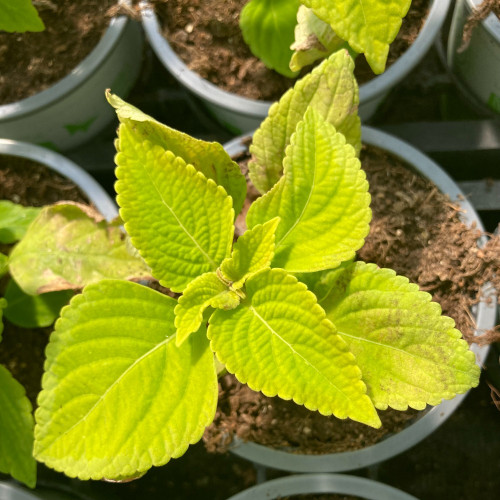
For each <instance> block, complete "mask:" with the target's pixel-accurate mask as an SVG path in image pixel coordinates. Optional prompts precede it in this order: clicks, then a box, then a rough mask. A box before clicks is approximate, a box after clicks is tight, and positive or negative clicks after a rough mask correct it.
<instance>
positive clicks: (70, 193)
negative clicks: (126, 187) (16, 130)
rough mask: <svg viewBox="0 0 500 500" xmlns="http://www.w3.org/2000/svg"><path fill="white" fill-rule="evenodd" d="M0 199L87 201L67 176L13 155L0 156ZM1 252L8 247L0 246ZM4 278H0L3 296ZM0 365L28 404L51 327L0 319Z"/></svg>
mask: <svg viewBox="0 0 500 500" xmlns="http://www.w3.org/2000/svg"><path fill="white" fill-rule="evenodd" d="M0 200H10V201H12V202H14V203H20V204H21V205H24V206H35V207H41V206H43V205H48V204H51V203H55V202H57V201H63V200H67V201H76V202H80V203H87V204H88V199H87V198H86V196H85V195H84V194H83V193H81V192H80V191H79V189H78V188H77V187H76V186H75V185H74V184H73V182H71V181H69V180H68V179H66V178H64V177H62V176H60V175H58V174H57V173H55V172H53V171H51V170H49V169H47V168H46V167H44V166H42V165H39V164H37V163H34V162H31V161H29V160H25V159H22V158H17V157H10V156H0ZM1 250H2V252H3V253H7V252H8V250H9V248H8V247H3V248H2V249H1ZM7 282H8V277H7V276H6V277H4V278H3V279H2V280H0V296H2V295H3V291H4V289H5V286H6V285H7ZM3 323H4V330H3V332H2V341H1V342H0V364H3V365H5V366H6V367H7V368H8V369H9V371H10V372H11V373H12V375H13V376H14V378H15V379H16V380H17V381H18V382H20V383H21V384H22V385H23V387H24V388H25V389H26V393H27V396H28V398H29V400H30V401H31V403H32V405H35V403H36V396H37V394H38V393H39V392H40V382H41V377H42V373H43V362H44V359H45V355H44V351H45V346H46V344H47V342H48V340H49V335H50V332H51V331H52V327H48V328H36V329H30V328H20V327H17V326H15V325H13V324H12V323H10V322H9V321H8V320H7V319H6V318H3Z"/></svg>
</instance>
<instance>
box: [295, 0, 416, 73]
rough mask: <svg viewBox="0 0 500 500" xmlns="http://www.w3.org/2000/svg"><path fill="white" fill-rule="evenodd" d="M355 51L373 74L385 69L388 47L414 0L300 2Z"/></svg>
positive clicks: (313, 0)
mask: <svg viewBox="0 0 500 500" xmlns="http://www.w3.org/2000/svg"><path fill="white" fill-rule="evenodd" d="M301 2H302V3H303V4H304V5H305V6H307V7H310V8H311V9H312V10H313V11H314V13H315V14H316V15H317V16H318V17H319V18H320V19H322V20H323V21H325V22H327V23H329V24H330V25H331V27H332V28H333V30H334V31H335V33H337V35H338V36H339V37H341V38H342V39H344V40H346V41H347V42H348V43H349V45H350V46H351V47H352V48H353V49H354V50H355V51H356V52H360V53H361V52H362V53H364V54H365V57H366V60H367V62H368V64H369V65H370V67H371V68H372V70H373V72H374V73H376V74H379V73H382V72H383V71H384V69H385V64H386V60H387V54H388V52H389V44H390V43H391V42H392V41H393V40H394V39H395V38H396V35H397V34H398V32H399V28H400V27H401V20H402V18H403V17H404V16H405V15H406V13H407V12H408V9H409V8H410V4H411V0H389V1H388V0H341V1H339V0H301Z"/></svg>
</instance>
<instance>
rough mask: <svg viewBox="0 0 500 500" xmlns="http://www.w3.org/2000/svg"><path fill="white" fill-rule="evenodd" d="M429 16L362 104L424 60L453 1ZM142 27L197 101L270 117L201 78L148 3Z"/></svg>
mask: <svg viewBox="0 0 500 500" xmlns="http://www.w3.org/2000/svg"><path fill="white" fill-rule="evenodd" d="M430 1H431V8H430V10H429V15H428V17H427V19H426V21H425V23H424V25H423V27H422V29H421V30H420V33H419V34H418V36H417V38H416V39H415V41H414V43H413V44H412V46H411V47H410V48H409V49H408V50H407V51H406V52H405V53H404V54H403V55H402V56H401V57H400V58H399V59H398V60H397V61H396V62H395V63H394V64H392V65H391V66H390V67H389V68H388V69H387V70H386V71H385V72H384V73H382V74H381V75H378V76H376V77H375V78H373V79H372V80H370V81H369V82H367V83H364V84H362V85H361V86H360V87H359V100H360V104H363V103H364V102H369V101H372V100H374V99H376V98H377V97H378V96H381V95H383V94H384V93H385V92H387V91H388V90H389V89H390V88H391V87H393V86H394V85H396V84H397V83H398V82H399V81H401V80H402V79H403V78H404V77H405V76H406V75H407V74H408V73H409V72H410V71H411V70H412V68H413V67H415V66H416V65H417V64H418V62H419V61H420V60H421V59H422V58H423V57H424V56H425V54H426V53H427V51H428V50H429V49H430V47H431V45H432V44H433V43H434V40H435V38H436V37H437V35H438V33H439V31H440V29H441V27H442V25H443V23H444V21H445V19H446V14H447V12H448V9H449V6H450V3H451V0H430ZM140 11H141V16H142V25H143V27H144V31H145V33H146V36H147V38H148V40H149V43H150V44H151V46H152V47H153V50H154V52H155V53H156V55H157V56H158V58H159V59H160V60H161V62H162V63H163V65H164V66H165V67H166V68H167V69H168V70H169V71H170V72H171V73H172V75H173V76H174V77H175V78H176V79H177V80H178V81H179V82H180V83H181V84H182V85H184V86H186V87H187V88H188V89H189V90H190V91H191V92H193V93H194V94H196V95H197V96H198V97H200V98H202V99H204V100H206V101H208V102H211V103H212V104H215V105H219V106H223V107H225V108H227V109H230V110H232V111H237V112H238V111H239V112H243V113H245V114H247V115H250V116H254V117H262V116H265V115H266V114H267V111H268V109H269V107H270V106H271V104H272V101H260V100H257V99H250V98H247V97H242V96H239V95H237V94H234V93H231V92H227V91H225V90H222V89H220V88H219V87H217V86H216V85H214V84H212V83H210V82H209V81H207V80H205V79H204V78H201V77H200V76H199V75H198V74H196V73H195V72H194V71H192V70H190V69H189V68H188V67H187V65H186V64H185V63H184V62H183V61H182V60H181V59H180V57H179V56H178V55H177V54H176V53H175V51H174V50H173V49H172V47H171V46H170V44H169V43H168V41H167V40H166V39H165V38H164V37H163V35H162V34H161V31H160V24H159V21H158V19H157V17H156V14H155V13H154V10H153V9H152V8H151V6H150V4H149V2H148V0H142V1H141V2H140Z"/></svg>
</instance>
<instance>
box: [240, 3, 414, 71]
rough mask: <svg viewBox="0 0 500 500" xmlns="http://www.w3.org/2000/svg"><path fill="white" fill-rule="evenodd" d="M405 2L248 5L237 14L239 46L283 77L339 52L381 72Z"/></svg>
mask: <svg viewBox="0 0 500 500" xmlns="http://www.w3.org/2000/svg"><path fill="white" fill-rule="evenodd" d="M410 4H411V0H392V1H391V2H387V1H385V0H369V1H366V0H345V1H340V0H293V1H290V0H250V1H249V2H248V3H247V4H246V5H245V7H244V8H243V10H242V12H241V17H240V26H241V30H242V33H243V37H244V39H245V42H246V43H247V44H248V45H249V47H250V49H251V50H252V52H253V53H254V55H255V56H257V57H259V58H260V59H261V60H262V61H263V62H264V64H266V66H268V67H269V68H271V69H275V70H276V71H278V72H279V73H281V74H283V75H284V76H288V77H295V76H297V75H298V71H300V70H301V69H302V68H303V67H304V66H308V65H310V64H312V63H313V62H314V61H316V60H317V59H323V58H325V57H328V56H329V55H330V54H333V53H334V52H336V51H337V50H339V49H340V48H341V47H344V48H348V49H349V50H351V51H352V52H353V54H356V53H364V54H365V57H366V60H367V62H368V64H369V65H370V67H371V68H372V70H373V72H374V73H375V74H380V73H382V72H383V71H384V69H385V64H386V61H387V54H388V51H389V45H390V44H391V42H392V41H393V40H394V39H395V38H396V35H397V34H398V31H399V29H400V27H401V20H402V18H403V17H404V16H405V15H406V14H407V12H408V9H409V8H410Z"/></svg>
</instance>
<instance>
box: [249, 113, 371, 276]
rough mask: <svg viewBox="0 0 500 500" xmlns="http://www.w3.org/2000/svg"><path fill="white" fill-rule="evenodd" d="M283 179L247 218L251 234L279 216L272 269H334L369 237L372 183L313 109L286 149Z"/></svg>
mask: <svg viewBox="0 0 500 500" xmlns="http://www.w3.org/2000/svg"><path fill="white" fill-rule="evenodd" d="M284 166H285V169H284V175H283V177H282V178H281V179H280V180H279V182H278V183H277V184H276V185H275V186H274V187H273V189H272V190H271V191H269V192H268V193H266V194H265V195H264V196H262V197H261V198H259V199H257V200H256V201H255V202H254V203H253V205H252V206H251V207H250V210H249V211H248V214H247V225H248V227H249V228H252V227H254V226H255V225H256V224H262V223H264V222H265V221H267V220H270V219H271V218H273V217H276V216H279V217H280V218H281V222H280V224H279V226H278V228H277V230H276V237H275V256H274V259H273V267H282V268H284V269H287V270H288V271H290V272H295V273H297V272H313V271H318V270H322V269H333V268H334V267H336V266H338V265H339V264H340V263H341V262H342V261H346V260H349V259H351V258H353V257H354V253H355V251H356V250H357V249H359V248H360V247H361V246H362V245H363V242H364V238H365V237H366V235H367V234H368V231H369V221H370V219H371V211H370V208H369V204H370V195H369V193H368V182H367V181H366V177H365V174H364V172H363V171H362V170H361V168H360V162H359V160H358V159H357V158H356V157H355V152H354V149H353V148H352V146H350V145H349V144H346V143H345V138H344V136H343V135H342V134H340V133H337V132H336V131H335V129H334V127H333V126H332V125H331V124H330V123H328V122H326V121H324V119H323V118H322V117H321V115H320V114H319V113H317V112H316V111H314V109H312V108H310V109H308V111H307V112H306V115H305V119H304V121H303V122H301V123H299V125H298V126H297V131H296V133H295V134H294V135H293V136H292V140H291V144H290V146H289V147H288V148H287V151H286V156H285V160H284Z"/></svg>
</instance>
